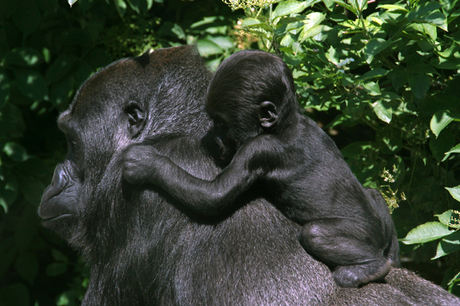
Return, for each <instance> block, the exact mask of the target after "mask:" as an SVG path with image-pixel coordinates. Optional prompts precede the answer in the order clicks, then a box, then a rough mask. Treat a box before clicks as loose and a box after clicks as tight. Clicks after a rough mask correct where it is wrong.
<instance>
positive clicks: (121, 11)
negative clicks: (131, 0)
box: [114, 0, 128, 17]
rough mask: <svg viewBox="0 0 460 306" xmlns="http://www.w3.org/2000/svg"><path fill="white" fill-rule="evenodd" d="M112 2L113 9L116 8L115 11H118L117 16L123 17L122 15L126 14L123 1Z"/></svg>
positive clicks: (125, 6) (115, 0)
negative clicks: (113, 4) (113, 3)
mask: <svg viewBox="0 0 460 306" xmlns="http://www.w3.org/2000/svg"><path fill="white" fill-rule="evenodd" d="M114 2H115V7H116V8H117V11H118V15H120V16H121V17H123V15H124V14H125V12H126V8H127V7H128V6H127V5H126V2H125V1H124V0H114Z"/></svg>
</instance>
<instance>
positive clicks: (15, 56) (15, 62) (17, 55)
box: [4, 48, 43, 68]
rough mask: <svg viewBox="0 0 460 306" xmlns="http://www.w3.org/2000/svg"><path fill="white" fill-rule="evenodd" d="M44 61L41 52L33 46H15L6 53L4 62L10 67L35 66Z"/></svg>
mask: <svg viewBox="0 0 460 306" xmlns="http://www.w3.org/2000/svg"><path fill="white" fill-rule="evenodd" d="M41 62H43V56H42V55H41V53H40V52H38V51H37V50H35V49H32V48H15V49H13V50H11V51H9V52H8V53H7V54H5V58H4V64H5V66H8V67H15V66H16V67H25V68H30V67H35V66H37V65H39V64H40V63H41Z"/></svg>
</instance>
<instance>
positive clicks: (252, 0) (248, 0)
mask: <svg viewBox="0 0 460 306" xmlns="http://www.w3.org/2000/svg"><path fill="white" fill-rule="evenodd" d="M222 1H224V3H225V4H227V5H228V6H230V7H231V9H232V10H234V11H235V10H237V9H246V8H252V7H254V6H257V7H265V6H267V5H270V4H273V3H277V2H279V1H280V0H222Z"/></svg>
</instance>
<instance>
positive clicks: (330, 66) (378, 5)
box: [227, 0, 460, 291]
mask: <svg viewBox="0 0 460 306" xmlns="http://www.w3.org/2000/svg"><path fill="white" fill-rule="evenodd" d="M275 2H277V4H276V5H275V4H274V3H273V1H264V0H259V1H251V0H249V1H245V0H241V1H239V0H228V1H227V3H228V4H229V5H230V6H231V7H232V8H233V9H243V10H244V12H245V14H246V17H245V18H244V20H243V21H242V25H243V27H244V29H245V30H246V31H249V32H250V33H253V34H254V35H258V36H259V37H260V38H261V41H262V43H263V45H264V48H265V49H266V50H269V51H272V52H275V53H277V54H280V55H282V56H283V58H284V59H285V61H286V62H287V63H288V64H289V66H290V67H291V68H292V70H293V73H294V78H295V82H296V85H297V92H298V98H299V102H300V103H301V105H303V106H304V107H305V108H306V109H307V110H309V111H310V113H312V110H315V111H316V112H313V114H312V115H313V116H318V114H321V113H319V112H325V113H327V114H329V120H328V122H327V124H326V126H325V128H326V130H329V131H330V132H332V134H336V133H340V135H338V136H336V137H334V138H340V137H343V136H345V137H347V136H350V134H351V137H352V138H351V141H347V142H346V143H345V144H346V145H345V146H343V147H342V153H343V155H344V156H345V158H346V160H347V161H348V162H349V164H350V166H351V167H352V170H353V171H354V173H355V174H356V176H357V177H358V179H359V180H360V181H361V182H362V183H363V184H364V185H365V186H369V187H373V188H378V189H379V190H380V191H381V192H382V194H383V195H384V197H385V198H386V200H387V202H388V205H389V208H390V210H391V211H392V212H393V217H394V220H395V223H396V226H397V230H398V234H399V237H404V236H406V234H407V236H406V238H404V239H402V242H403V243H404V245H401V246H402V255H403V262H409V263H407V264H406V265H407V266H411V265H410V262H412V263H414V262H415V263H417V262H419V263H421V265H418V266H416V269H419V268H420V270H422V271H420V272H421V273H422V275H423V266H427V265H428V263H427V261H428V260H429V257H433V260H434V259H436V260H437V261H438V262H437V264H438V266H439V267H441V269H437V271H439V270H441V271H442V273H443V274H444V273H445V279H444V282H443V284H444V286H446V287H447V288H448V289H449V290H451V291H452V290H454V285H455V283H456V282H459V281H460V276H459V274H458V272H459V271H460V269H459V268H458V267H459V266H460V265H459V263H460V261H459V260H458V258H459V256H458V254H459V253H458V252H457V251H458V250H460V240H459V238H460V235H459V234H460V232H458V231H457V230H458V228H459V227H460V222H459V214H460V212H459V210H460V203H459V201H460V185H459V180H460V158H459V155H458V153H460V144H459V142H460V129H459V122H460V79H459V78H458V75H459V72H460V52H459V50H460V31H459V30H460V28H459V25H460V20H459V18H457V17H458V16H459V15H460V4H459V2H458V1H418V0H417V1H414V0H410V1H399V2H395V1H363V0H360V1H358V0H355V1H342V0H324V1H319V0H308V1H275ZM323 117H324V116H323ZM342 143H343V142H342ZM449 193H450V194H449ZM435 214H438V215H436V217H437V218H438V221H433V220H434V215H435ZM427 221H432V222H428V223H425V222H427ZM422 223H424V224H423V225H420V224H422ZM417 225H420V226H418V227H416V226H417ZM414 227H416V228H415V229H413V228H414ZM411 229H412V230H411ZM430 241H437V242H438V243H437V248H436V244H433V243H431V244H430V243H428V242H430ZM421 244H423V247H419V246H420V245H421ZM406 245H408V246H406ZM409 245H410V246H411V247H409ZM414 245H415V247H414ZM433 248H435V249H433ZM455 252H456V253H455ZM448 254H451V255H450V256H448V257H447V258H445V257H444V256H445V255H448ZM427 256H429V257H428V258H427ZM441 257H443V259H444V260H439V259H438V258H441ZM427 259H428V260H427ZM426 276H427V277H428V278H430V277H431V278H432V279H433V278H436V277H435V276H433V275H426ZM442 276H443V275H441V277H442Z"/></svg>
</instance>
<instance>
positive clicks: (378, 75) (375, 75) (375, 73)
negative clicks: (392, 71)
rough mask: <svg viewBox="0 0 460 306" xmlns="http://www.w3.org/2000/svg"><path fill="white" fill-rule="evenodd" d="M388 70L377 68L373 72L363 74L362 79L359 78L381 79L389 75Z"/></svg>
mask: <svg viewBox="0 0 460 306" xmlns="http://www.w3.org/2000/svg"><path fill="white" fill-rule="evenodd" d="M388 72H389V71H388V70H386V69H382V68H375V69H372V70H371V71H368V72H366V73H365V74H363V75H362V76H361V77H359V79H360V80H363V81H364V80H368V79H374V78H381V77H383V76H385V75H387V74H388Z"/></svg>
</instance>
